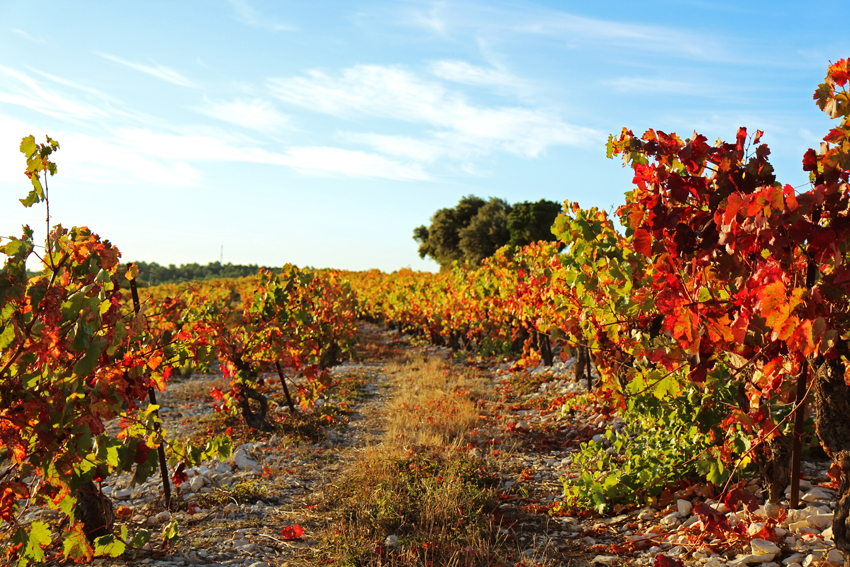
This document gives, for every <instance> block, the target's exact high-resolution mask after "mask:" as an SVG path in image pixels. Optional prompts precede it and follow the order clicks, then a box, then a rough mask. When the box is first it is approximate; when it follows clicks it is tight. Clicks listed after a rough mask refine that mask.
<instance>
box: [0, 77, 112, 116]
mask: <svg viewBox="0 0 850 567" xmlns="http://www.w3.org/2000/svg"><path fill="white" fill-rule="evenodd" d="M0 73H3V74H5V75H7V76H8V77H10V78H12V79H14V81H3V84H4V85H5V86H6V88H7V89H8V90H2V91H0V102H4V103H6V104H13V105H16V106H22V107H25V108H28V109H30V110H35V111H36V112H40V113H42V114H47V115H48V116H53V117H55V118H65V119H69V120H90V119H92V118H101V117H104V116H106V115H107V112H106V111H105V110H104V109H103V108H101V107H100V106H96V105H92V104H88V103H85V102H79V101H75V100H73V99H71V98H70V97H67V96H64V95H63V94H60V93H59V92H57V91H56V90H55V89H47V88H44V87H43V86H42V85H41V84H39V83H38V81H36V80H35V79H33V78H32V77H30V76H28V75H25V74H24V73H20V72H18V71H15V70H13V69H8V68H6V67H2V66H0Z"/></svg>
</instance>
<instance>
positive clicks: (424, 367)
mask: <svg viewBox="0 0 850 567" xmlns="http://www.w3.org/2000/svg"><path fill="white" fill-rule="evenodd" d="M387 373H388V374H389V375H390V379H391V383H392V385H393V388H394V392H395V393H394V396H393V399H392V401H390V403H389V404H388V421H387V432H386V441H385V444H386V445H388V446H390V447H399V446H400V447H402V448H405V449H406V448H409V447H419V446H424V447H429V448H432V449H433V448H441V449H453V448H456V447H460V446H463V445H465V444H466V442H467V439H466V436H467V434H468V433H469V432H470V431H471V430H473V429H474V428H475V427H476V425H477V424H478V415H479V406H478V404H477V402H476V400H480V399H482V398H483V396H484V395H485V390H484V389H483V387H482V385H481V383H480V381H479V380H477V379H476V378H475V377H474V375H473V374H471V373H470V372H469V371H464V370H461V369H457V368H453V367H451V366H450V365H448V364H447V363H446V362H445V361H444V360H442V359H440V358H437V357H428V358H421V359H418V360H415V359H410V358H407V359H405V360H402V361H399V362H394V363H391V364H389V365H388V366H387Z"/></svg>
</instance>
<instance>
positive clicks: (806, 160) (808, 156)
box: [803, 148, 818, 171]
mask: <svg viewBox="0 0 850 567" xmlns="http://www.w3.org/2000/svg"><path fill="white" fill-rule="evenodd" d="M817 169H818V155H817V154H816V153H815V151H814V150H813V149H812V148H809V149H808V150H806V153H805V154H803V171H817Z"/></svg>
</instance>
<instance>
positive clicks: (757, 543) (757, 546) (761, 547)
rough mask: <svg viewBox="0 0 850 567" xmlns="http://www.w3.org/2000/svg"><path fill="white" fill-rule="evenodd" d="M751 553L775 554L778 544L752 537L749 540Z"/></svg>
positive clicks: (777, 551) (777, 550)
mask: <svg viewBox="0 0 850 567" xmlns="http://www.w3.org/2000/svg"><path fill="white" fill-rule="evenodd" d="M750 547H751V548H752V550H753V555H776V554H777V553H779V552H780V549H779V546H778V545H776V544H775V543H773V542H772V541H769V540H766V539H758V538H757V539H754V540H752V541H751V542H750Z"/></svg>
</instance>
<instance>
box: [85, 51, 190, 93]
mask: <svg viewBox="0 0 850 567" xmlns="http://www.w3.org/2000/svg"><path fill="white" fill-rule="evenodd" d="M95 54H96V55H99V56H101V57H103V58H104V59H108V60H109V61H112V62H113V63H118V64H119V65H124V66H126V67H129V68H131V69H135V70H136V71H139V72H142V73H146V74H148V75H151V76H153V77H156V78H157V79H161V80H163V81H167V82H169V83H173V84H175V85H180V86H181V87H194V86H196V85H195V83H193V82H192V81H191V80H189V79H187V78H186V77H184V76H183V75H182V74H180V73H179V72H178V71H175V70H174V69H172V68H171V67H166V66H165V65H160V64H159V63H156V62H153V64H152V65H146V64H144V63H133V62H132V61H127V60H126V59H122V58H120V57H116V56H115V55H110V54H108V53H100V52H95Z"/></svg>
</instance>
